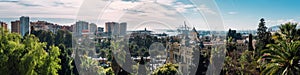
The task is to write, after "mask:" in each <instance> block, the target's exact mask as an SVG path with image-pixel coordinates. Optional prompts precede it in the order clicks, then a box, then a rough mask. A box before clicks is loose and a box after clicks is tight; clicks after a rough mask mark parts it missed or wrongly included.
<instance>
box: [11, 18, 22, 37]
mask: <svg viewBox="0 0 300 75" xmlns="http://www.w3.org/2000/svg"><path fill="white" fill-rule="evenodd" d="M11 32H12V33H19V34H20V32H21V30H20V21H19V20H16V21H12V22H11Z"/></svg>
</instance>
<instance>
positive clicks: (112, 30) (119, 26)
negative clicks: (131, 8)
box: [105, 22, 127, 36]
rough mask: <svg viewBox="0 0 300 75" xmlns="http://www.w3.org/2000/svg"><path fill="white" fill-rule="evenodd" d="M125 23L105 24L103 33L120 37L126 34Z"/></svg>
mask: <svg viewBox="0 0 300 75" xmlns="http://www.w3.org/2000/svg"><path fill="white" fill-rule="evenodd" d="M126 29H127V23H126V22H123V23H117V22H106V23H105V32H107V33H109V34H111V35H113V36H115V35H117V36H122V35H125V34H126Z"/></svg>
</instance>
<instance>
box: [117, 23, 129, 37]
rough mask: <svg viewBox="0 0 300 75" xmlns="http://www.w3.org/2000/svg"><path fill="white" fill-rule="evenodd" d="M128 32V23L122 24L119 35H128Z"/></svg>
mask: <svg viewBox="0 0 300 75" xmlns="http://www.w3.org/2000/svg"><path fill="white" fill-rule="evenodd" d="M126 30H127V23H126V22H122V23H120V28H119V33H120V35H121V36H123V35H126Z"/></svg>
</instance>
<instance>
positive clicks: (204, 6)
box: [195, 4, 217, 14]
mask: <svg viewBox="0 0 300 75" xmlns="http://www.w3.org/2000/svg"><path fill="white" fill-rule="evenodd" d="M198 9H199V10H200V11H201V12H203V13H205V14H217V13H216V12H215V11H214V10H212V9H210V8H209V7H207V6H206V5H205V4H201V5H200V6H199V7H198ZM195 10H197V9H195Z"/></svg>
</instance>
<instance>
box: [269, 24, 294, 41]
mask: <svg viewBox="0 0 300 75" xmlns="http://www.w3.org/2000/svg"><path fill="white" fill-rule="evenodd" d="M296 27H297V23H291V22H288V23H285V24H282V25H281V26H280V27H279V29H280V33H276V34H275V35H274V36H273V37H275V38H276V39H275V40H285V41H286V42H291V41H295V40H297V39H298V38H297V37H298V35H297V29H296ZM273 39H274V38H273Z"/></svg>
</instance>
